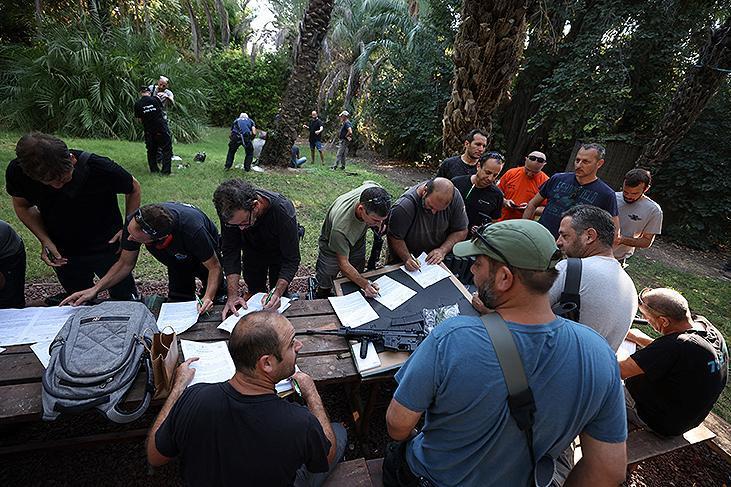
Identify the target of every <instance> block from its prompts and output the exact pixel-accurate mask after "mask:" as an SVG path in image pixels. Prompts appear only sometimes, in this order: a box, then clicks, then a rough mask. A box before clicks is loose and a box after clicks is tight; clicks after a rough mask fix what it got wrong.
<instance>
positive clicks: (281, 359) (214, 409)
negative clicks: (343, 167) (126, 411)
mask: <svg viewBox="0 0 731 487" xmlns="http://www.w3.org/2000/svg"><path fill="white" fill-rule="evenodd" d="M301 348H302V342H300V341H299V340H297V338H295V333H294V327H293V326H292V323H290V322H289V320H288V319H287V318H285V317H284V316H281V315H278V314H277V313H270V312H267V311H260V312H255V313H251V314H249V315H246V316H245V317H244V318H242V319H241V320H240V321H239V322H238V323H237V324H236V326H235V327H234V329H233V331H232V332H231V339H230V340H229V343H228V349H229V352H230V353H231V358H232V359H233V362H234V365H235V366H236V372H235V373H234V376H233V377H232V378H231V379H230V380H228V381H226V382H221V383H216V384H204V383H201V384H195V385H193V386H191V387H187V386H188V384H190V382H191V381H192V380H193V377H194V376H195V369H194V368H192V367H191V366H190V364H191V363H192V362H194V361H195V360H197V357H191V358H189V359H188V360H186V361H185V362H184V363H182V364H181V365H180V366H179V367H178V370H177V373H176V375H175V383H174V385H173V389H172V391H171V392H170V395H169V396H168V398H167V400H166V401H165V404H164V405H163V407H162V409H161V410H160V414H159V415H158V417H157V419H156V420H155V423H154V424H153V426H152V428H150V432H149V434H148V437H147V459H148V461H149V462H150V464H151V465H153V466H160V465H164V464H166V463H168V462H169V461H170V460H171V459H172V458H173V457H176V456H179V457H180V459H181V465H182V467H181V471H182V476H183V479H184V481H185V484H186V485H241V484H242V483H244V484H246V485H267V486H291V485H295V486H317V485H322V483H323V482H324V481H325V478H326V477H327V475H328V474H329V470H332V468H333V467H334V465H335V464H336V463H337V461H338V460H339V459H340V458H341V457H342V456H343V453H344V452H345V446H346V445H347V433H346V432H345V428H343V426H342V425H341V424H338V423H330V420H329V419H328V417H327V413H326V412H325V408H324V406H323V405H322V400H321V399H320V395H319V394H318V393H317V388H316V387H315V383H314V382H313V380H312V378H311V377H310V376H309V375H307V374H305V373H304V372H295V361H296V360H297V353H298V352H299V350H300V349H301ZM288 377H293V379H294V380H295V381H296V384H297V385H298V387H299V389H300V391H301V394H302V398H303V400H304V402H305V405H306V407H303V406H300V405H299V404H297V403H296V402H291V401H286V400H284V399H282V398H280V397H279V396H277V392H276V389H275V384H276V383H277V382H279V381H280V380H283V379H286V378H288ZM186 387H187V389H186Z"/></svg>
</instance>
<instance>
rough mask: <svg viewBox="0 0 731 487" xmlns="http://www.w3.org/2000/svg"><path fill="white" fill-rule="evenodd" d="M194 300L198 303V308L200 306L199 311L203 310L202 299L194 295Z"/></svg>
mask: <svg viewBox="0 0 731 487" xmlns="http://www.w3.org/2000/svg"><path fill="white" fill-rule="evenodd" d="M195 300H196V301H198V306H200V307H201V309H203V300H202V299H201V298H200V296H198V295H197V294H196V295H195Z"/></svg>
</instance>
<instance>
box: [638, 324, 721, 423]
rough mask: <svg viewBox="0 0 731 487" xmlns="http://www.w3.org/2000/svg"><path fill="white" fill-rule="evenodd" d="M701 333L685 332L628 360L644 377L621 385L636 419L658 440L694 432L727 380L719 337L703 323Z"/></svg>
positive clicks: (661, 341)
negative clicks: (632, 403)
mask: <svg viewBox="0 0 731 487" xmlns="http://www.w3.org/2000/svg"><path fill="white" fill-rule="evenodd" d="M696 322H697V323H702V324H703V325H705V327H706V331H700V330H688V331H685V332H682V333H672V334H670V335H665V336H662V337H660V338H658V339H656V340H654V341H653V342H652V343H651V344H650V345H648V346H647V347H645V348H643V349H640V350H637V351H636V352H635V353H633V354H632V359H633V360H634V361H635V362H637V365H639V366H640V368H641V369H642V370H643V371H644V374H641V375H636V376H634V377H630V378H629V379H627V380H626V381H625V385H626V386H627V390H628V391H629V392H630V394H632V398H633V399H634V400H635V402H636V404H637V413H638V414H639V416H640V419H642V421H644V422H645V423H647V425H648V426H649V427H650V428H652V429H653V430H655V431H656V432H658V433H660V434H663V435H668V436H672V435H679V434H682V433H684V432H686V431H688V430H689V429H691V428H694V427H696V426H698V425H699V424H700V423H701V422H702V421H703V420H704V419H705V417H706V416H707V415H708V413H709V412H710V411H711V408H712V407H713V404H714V403H715V402H716V400H717V399H718V396H719V395H720V394H721V391H722V390H723V388H724V386H725V385H726V379H727V375H728V349H727V348H726V342H725V341H724V339H723V336H722V335H721V334H720V333H719V332H718V330H717V329H716V328H715V327H714V326H713V325H711V324H710V323H709V322H708V321H707V320H706V319H705V318H703V317H702V316H698V317H697V318H696Z"/></svg>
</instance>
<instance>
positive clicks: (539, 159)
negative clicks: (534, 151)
mask: <svg viewBox="0 0 731 487" xmlns="http://www.w3.org/2000/svg"><path fill="white" fill-rule="evenodd" d="M528 159H530V160H531V161H538V162H540V163H543V162H546V160H545V159H544V158H542V157H538V156H528Z"/></svg>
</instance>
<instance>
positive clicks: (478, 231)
mask: <svg viewBox="0 0 731 487" xmlns="http://www.w3.org/2000/svg"><path fill="white" fill-rule="evenodd" d="M490 225H491V224H490V223H485V224H483V225H480V226H479V227H477V228H476V229H475V231H474V234H473V237H472V243H473V244H474V243H477V240H478V239H479V240H480V242H482V244H483V245H484V246H485V247H487V248H488V249H489V250H490V251H492V252H495V253H496V254H497V256H498V257H500V258H501V259H502V261H503V263H504V264H505V265H507V266H508V267H510V262H509V261H508V258H507V257H505V255H504V254H503V253H502V252H500V250H498V249H497V248H496V247H495V246H494V245H492V244H491V243H490V242H488V241H487V239H486V238H485V237H484V236H483V235H482V232H484V231H485V229H486V228H487V227H489V226H490Z"/></svg>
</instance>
